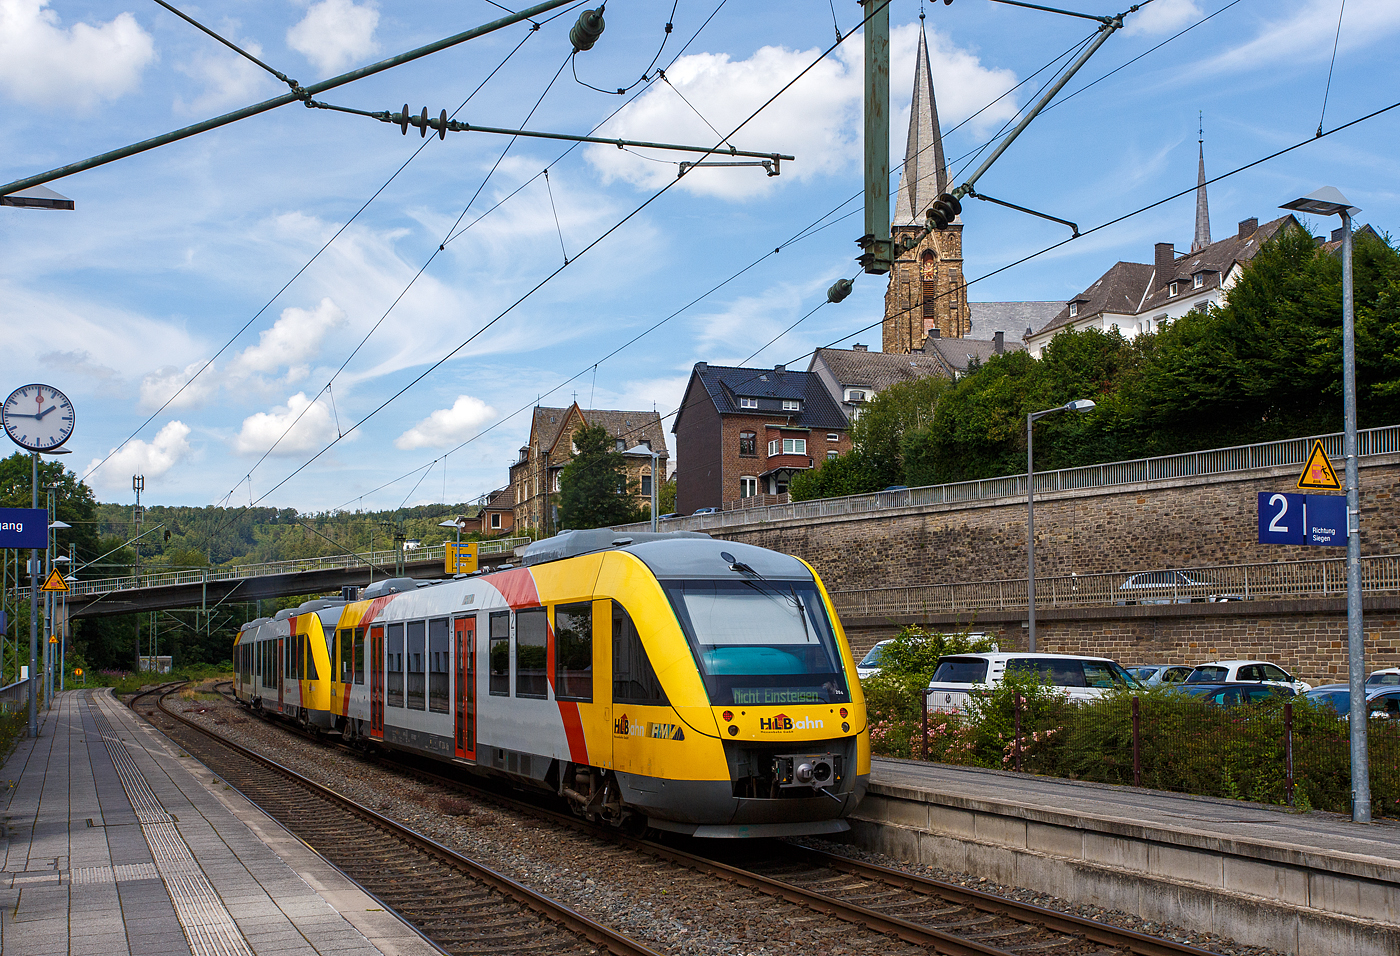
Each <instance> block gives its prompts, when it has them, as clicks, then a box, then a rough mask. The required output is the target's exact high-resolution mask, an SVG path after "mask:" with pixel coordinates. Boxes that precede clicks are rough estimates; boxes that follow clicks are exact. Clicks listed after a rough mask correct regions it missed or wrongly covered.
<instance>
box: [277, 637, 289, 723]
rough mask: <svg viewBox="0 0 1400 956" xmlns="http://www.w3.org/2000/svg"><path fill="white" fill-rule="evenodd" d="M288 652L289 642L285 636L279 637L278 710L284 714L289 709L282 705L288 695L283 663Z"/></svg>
mask: <svg viewBox="0 0 1400 956" xmlns="http://www.w3.org/2000/svg"><path fill="white" fill-rule="evenodd" d="M286 654H287V642H286V640H285V639H284V638H281V637H279V638H278V639H277V664H276V668H277V670H276V674H277V710H278V711H279V712H281V713H284V714H285V713H286V712H287V711H286V708H284V707H283V706H282V703H283V701H284V700H285V699H286V696H287V695H286V692H285V690H284V688H283V687H282V677H283V674H284V671H283V667H282V665H283V663H284V662H285V660H286Z"/></svg>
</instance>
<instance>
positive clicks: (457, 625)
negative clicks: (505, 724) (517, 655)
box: [453, 617, 476, 760]
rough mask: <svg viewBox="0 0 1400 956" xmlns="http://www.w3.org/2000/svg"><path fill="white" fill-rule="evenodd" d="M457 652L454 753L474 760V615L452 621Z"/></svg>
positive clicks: (455, 656)
mask: <svg viewBox="0 0 1400 956" xmlns="http://www.w3.org/2000/svg"><path fill="white" fill-rule="evenodd" d="M453 627H454V629H455V631H456V640H457V646H456V651H457V653H456V654H455V655H454V658H455V659H456V661H457V668H456V670H457V695H456V701H455V702H454V703H455V706H456V711H457V723H456V727H457V756H459V757H462V758H464V759H466V760H475V759H476V618H475V617H459V618H457V620H456V621H455V622H454V623H453Z"/></svg>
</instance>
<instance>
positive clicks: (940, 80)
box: [587, 24, 1016, 199]
mask: <svg viewBox="0 0 1400 956" xmlns="http://www.w3.org/2000/svg"><path fill="white" fill-rule="evenodd" d="M918 31H919V27H918V25H917V24H906V25H904V26H901V27H898V28H896V29H895V30H893V31H892V32H891V54H890V56H891V82H890V95H891V99H892V101H893V102H895V103H907V102H908V98H909V90H911V89H912V88H913V82H914V53H915V50H916V48H917V44H918ZM929 48H930V60H931V61H932V67H933V74H934V77H933V78H934V95H935V96H936V97H937V100H938V111H939V118H940V120H941V121H942V123H943V125H944V126H945V127H947V126H949V125H951V124H953V123H957V122H959V121H961V120H963V119H966V118H967V117H968V116H970V115H972V114H973V113H975V112H976V111H977V110H979V109H981V108H982V107H983V106H986V105H987V103H989V102H990V101H992V100H994V99H995V98H996V97H997V96H998V95H1000V94H1001V93H1003V92H1005V91H1006V90H1007V89H1009V88H1010V87H1011V86H1013V85H1014V84H1015V82H1016V76H1015V74H1014V73H1013V72H1012V71H1011V70H1005V69H993V68H989V67H985V66H983V65H982V61H981V59H980V58H979V57H978V56H977V55H976V54H975V53H973V52H971V51H969V50H966V49H964V48H961V47H958V46H956V45H954V43H953V42H952V40H951V39H949V38H948V37H946V36H944V35H943V34H941V33H939V32H938V31H936V30H933V31H930V32H929ZM818 52H819V51H817V50H815V49H812V50H789V49H786V48H784V47H775V46H765V47H762V48H761V49H759V50H757V51H756V52H755V53H754V54H753V55H752V56H751V57H749V58H748V59H746V60H733V59H731V58H730V57H729V55H728V54H723V53H720V54H715V53H697V54H692V55H689V56H683V57H681V58H680V59H679V60H677V61H676V63H675V65H674V66H672V67H671V68H670V69H669V70H667V71H666V76H667V78H668V79H669V80H670V84H671V85H673V86H674V87H675V89H672V88H671V85H667V84H666V83H657V84H655V85H654V86H653V87H652V88H651V89H650V90H649V91H648V92H647V93H645V94H644V95H642V96H641V97H640V98H638V99H637V100H636V101H635V102H634V103H633V104H631V105H630V106H628V107H627V108H626V109H624V110H622V112H620V113H618V115H617V116H616V117H615V118H614V119H613V120H611V121H610V122H609V123H607V124H606V125H605V126H604V127H603V129H602V132H601V133H600V134H599V135H603V136H620V137H623V138H626V139H650V140H667V141H670V142H678V143H687V144H691V145H696V146H709V145H712V144H713V143H714V142H715V141H716V140H717V139H718V137H717V136H716V135H715V133H714V131H713V130H711V129H710V127H709V125H707V124H706V123H705V121H704V120H702V119H701V118H700V117H699V116H697V115H696V112H695V110H698V111H699V112H700V113H701V114H703V115H704V118H705V120H708V121H709V123H711V124H713V125H714V127H715V128H717V129H719V130H720V131H721V132H722V133H727V132H728V131H729V130H731V129H733V128H734V127H735V126H737V125H738V124H739V123H740V122H742V121H743V120H744V119H745V118H746V117H748V116H749V114H750V113H752V112H753V111H754V110H755V109H757V108H758V107H759V106H760V105H762V104H763V103H764V101H766V100H767V99H768V98H769V97H770V96H772V95H773V93H774V92H776V91H777V90H778V89H780V88H781V87H782V86H783V85H784V84H786V83H787V82H788V81H789V80H791V79H792V78H793V77H794V76H796V75H797V74H798V73H800V72H801V71H802V70H803V68H805V67H806V66H807V65H808V64H809V63H811V62H812V61H813V60H814V59H816V57H817V55H818ZM862 60H863V50H862V47H861V44H860V42H859V40H858V39H856V38H852V40H851V41H848V44H843V45H842V46H841V47H840V48H838V49H837V50H836V52H835V53H833V54H832V55H831V56H829V57H827V58H826V59H825V60H823V61H822V62H821V63H819V64H817V66H816V67H814V68H813V69H812V70H811V71H809V72H808V73H807V74H806V75H805V76H803V77H802V79H800V80H798V81H797V83H796V84H794V85H793V86H792V87H791V88H790V89H788V90H787V91H786V92H785V93H783V95H782V96H781V97H780V98H779V99H778V100H777V101H776V102H774V104H773V105H772V106H770V107H768V108H767V109H765V110H764V111H763V112H761V113H759V114H758V116H757V117H755V118H754V119H753V120H752V121H751V122H750V123H749V124H748V125H746V126H745V127H744V128H743V130H741V131H740V132H739V133H737V134H736V135H735V136H734V138H733V140H732V143H733V145H734V146H736V147H738V148H740V149H751V150H762V151H771V152H779V153H789V154H792V155H794V156H796V157H797V159H796V161H795V162H792V163H789V164H787V165H784V167H783V171H782V176H781V177H778V178H777V179H770V178H769V177H767V176H765V175H764V174H763V171H762V170H758V169H700V170H695V171H693V172H690V173H687V175H686V177H685V179H684V181H683V182H682V184H681V187H680V188H682V189H686V190H688V191H690V192H692V193H697V194H704V195H713V196H721V197H724V198H726V199H741V198H745V197H749V196H754V195H757V194H761V193H765V192H767V191H768V190H770V189H772V188H774V185H775V184H776V183H777V182H780V181H781V180H782V179H785V178H788V177H794V178H796V179H797V180H799V181H802V180H805V179H808V178H810V177H813V176H818V175H824V174H829V173H835V172H841V171H844V170H847V169H850V168H853V167H854V165H855V163H856V162H857V161H858V159H859V151H860V136H861V130H860V124H861V100H862V82H863V80H862V76H863V73H862V70H863V67H862ZM677 91H679V93H680V95H677ZM681 96H684V98H685V100H687V101H689V103H690V104H692V105H693V106H694V107H695V110H692V109H691V108H690V106H687V105H686V103H685V102H683V101H682V100H681ZM1015 109H1016V105H1015V100H1014V97H1007V98H1006V99H1004V100H1002V101H1001V102H1000V103H998V104H996V105H995V106H993V107H991V108H990V109H988V110H987V111H986V112H984V113H982V114H981V115H980V116H978V117H977V119H976V120H975V121H974V122H973V124H972V128H973V130H974V131H980V130H984V129H986V128H987V127H989V126H992V125H996V124H1000V123H1001V122H1002V121H1003V120H1005V119H1006V118H1007V117H1009V116H1011V115H1012V114H1013V113H1014V112H1015ZM902 116H903V118H902V120H900V119H894V120H892V121H891V124H890V133H891V139H892V140H893V142H894V144H895V148H894V149H893V150H892V151H891V152H892V157H893V156H896V155H902V152H903V149H904V137H905V133H906V130H907V128H908V122H909V121H908V109H907V107H906V108H905V109H904V110H903V114H902ZM587 155H588V158H589V161H590V162H591V163H592V164H593V165H594V166H595V167H597V168H598V170H599V171H600V172H601V173H602V174H603V177H604V180H605V181H611V180H613V179H622V180H625V181H627V182H630V183H633V184H634V185H637V186H641V187H644V188H657V187H660V186H663V185H665V184H666V183H667V182H669V181H670V180H672V179H674V178H675V176H676V167H675V166H674V165H671V164H670V163H669V162H668V163H656V162H651V161H648V160H647V159H643V158H641V157H640V156H638V155H636V154H635V153H632V152H626V151H622V150H619V149H617V148H616V147H608V146H594V147H590V149H589V151H588V154H587ZM652 158H653V159H665V160H668V161H673V160H674V159H675V156H674V154H668V155H666V156H653V157H652Z"/></svg>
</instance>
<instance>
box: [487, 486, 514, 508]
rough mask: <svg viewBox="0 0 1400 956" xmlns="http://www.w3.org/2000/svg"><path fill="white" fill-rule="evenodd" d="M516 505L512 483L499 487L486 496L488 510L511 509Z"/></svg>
mask: <svg viewBox="0 0 1400 956" xmlns="http://www.w3.org/2000/svg"><path fill="white" fill-rule="evenodd" d="M514 507H515V496H514V495H512V494H511V491H510V485H506V486H505V487H504V488H498V489H497V490H495V491H493V492H491V494H489V495H487V496H486V508H485V510H487V511H510V510H512V509H513V508H514Z"/></svg>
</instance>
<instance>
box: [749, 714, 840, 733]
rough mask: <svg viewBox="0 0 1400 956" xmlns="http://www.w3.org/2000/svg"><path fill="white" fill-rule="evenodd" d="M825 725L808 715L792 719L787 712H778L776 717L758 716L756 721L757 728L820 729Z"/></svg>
mask: <svg viewBox="0 0 1400 956" xmlns="http://www.w3.org/2000/svg"><path fill="white" fill-rule="evenodd" d="M825 726H826V724H825V723H824V722H823V721H820V720H813V719H812V718H810V717H803V718H801V719H800V720H793V719H792V718H791V717H789V716H788V715H787V714H778V715H777V716H776V717H760V718H759V721H758V729H759V730H821V729H822V728H824V727H825Z"/></svg>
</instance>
